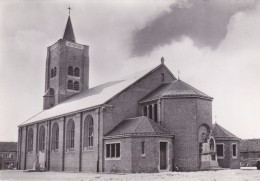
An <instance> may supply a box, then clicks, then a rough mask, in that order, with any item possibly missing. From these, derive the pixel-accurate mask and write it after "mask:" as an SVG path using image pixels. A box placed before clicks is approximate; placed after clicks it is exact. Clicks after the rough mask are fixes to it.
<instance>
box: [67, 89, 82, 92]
mask: <svg viewBox="0 0 260 181" xmlns="http://www.w3.org/2000/svg"><path fill="white" fill-rule="evenodd" d="M67 91H68V92H80V90H73V89H67Z"/></svg>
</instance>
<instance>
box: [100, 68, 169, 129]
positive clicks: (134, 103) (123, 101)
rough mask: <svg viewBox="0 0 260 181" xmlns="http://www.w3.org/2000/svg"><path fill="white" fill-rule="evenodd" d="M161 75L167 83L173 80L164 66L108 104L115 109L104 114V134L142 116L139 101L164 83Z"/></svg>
mask: <svg viewBox="0 0 260 181" xmlns="http://www.w3.org/2000/svg"><path fill="white" fill-rule="evenodd" d="M161 73H164V77H165V82H168V81H171V80H173V77H172V75H171V74H170V73H169V72H168V71H167V70H166V69H165V68H164V67H163V66H162V67H160V68H158V69H157V70H156V71H154V72H152V73H151V74H150V75H149V76H147V77H145V78H143V79H142V80H140V81H139V82H137V83H136V84H134V85H133V86H131V87H130V88H129V89H127V90H126V91H123V92H122V93H121V94H119V95H118V96H117V97H116V98H114V99H112V100H111V101H109V102H108V104H110V105H113V106H114V108H113V109H112V110H110V111H109V112H108V113H107V112H106V113H104V120H105V121H104V134H107V133H108V132H109V131H110V130H112V128H114V127H115V126H116V125H118V124H119V123H120V122H121V121H123V120H124V119H127V118H132V117H137V116H141V114H140V113H139V110H138V106H139V104H138V101H140V100H141V99H142V98H143V97H144V96H146V95H147V94H148V93H149V92H151V91H152V90H154V89H155V88H157V87H158V86H159V85H160V84H161V83H162V81H161Z"/></svg>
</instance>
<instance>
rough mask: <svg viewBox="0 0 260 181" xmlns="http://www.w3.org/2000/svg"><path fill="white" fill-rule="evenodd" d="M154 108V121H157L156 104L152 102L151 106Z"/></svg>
mask: <svg viewBox="0 0 260 181" xmlns="http://www.w3.org/2000/svg"><path fill="white" fill-rule="evenodd" d="M153 109H154V121H155V122H157V121H158V112H157V111H158V108H157V104H154V106H153Z"/></svg>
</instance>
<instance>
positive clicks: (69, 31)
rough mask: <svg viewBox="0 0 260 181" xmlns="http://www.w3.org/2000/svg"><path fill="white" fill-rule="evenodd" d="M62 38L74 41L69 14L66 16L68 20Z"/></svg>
mask: <svg viewBox="0 0 260 181" xmlns="http://www.w3.org/2000/svg"><path fill="white" fill-rule="evenodd" d="M63 39H64V40H68V41H72V42H76V39H75V35H74V31H73V27H72V24H71V20H70V16H69V17H68V21H67V24H66V28H65V31H64V35H63Z"/></svg>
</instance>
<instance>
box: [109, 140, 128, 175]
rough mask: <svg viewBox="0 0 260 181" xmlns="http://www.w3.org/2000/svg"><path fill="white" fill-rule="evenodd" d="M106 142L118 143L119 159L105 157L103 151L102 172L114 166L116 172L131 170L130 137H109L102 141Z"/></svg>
mask: <svg viewBox="0 0 260 181" xmlns="http://www.w3.org/2000/svg"><path fill="white" fill-rule="evenodd" d="M106 143H120V159H118V158H116V159H113V158H105V153H106V151H104V172H111V169H112V168H115V169H116V170H117V171H118V172H131V171H132V138H123V139H110V140H105V141H104V146H105V144H106Z"/></svg>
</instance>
